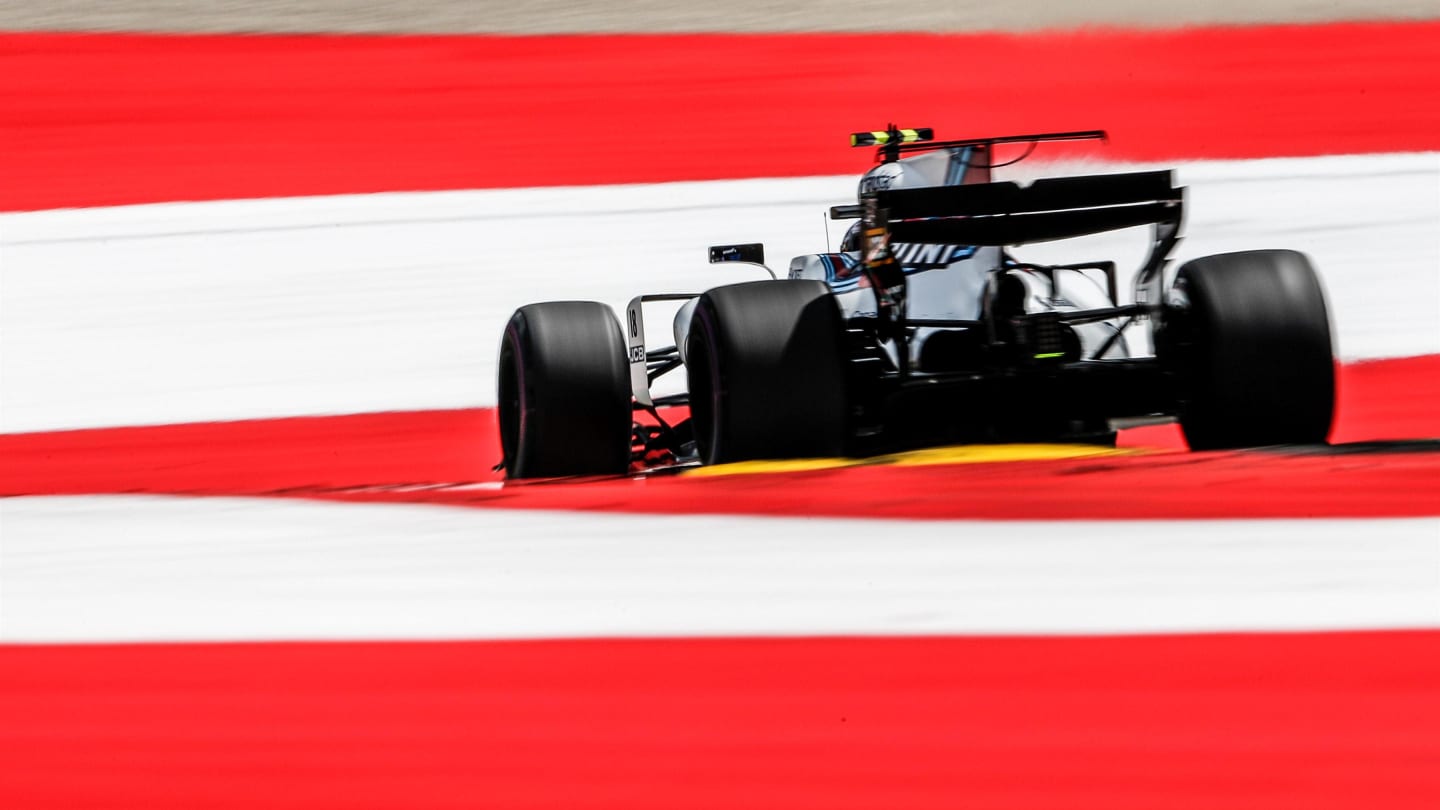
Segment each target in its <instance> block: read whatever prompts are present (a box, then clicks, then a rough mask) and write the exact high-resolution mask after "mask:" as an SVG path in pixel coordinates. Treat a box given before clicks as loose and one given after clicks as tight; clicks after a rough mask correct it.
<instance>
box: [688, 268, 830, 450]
mask: <svg viewBox="0 0 1440 810" xmlns="http://www.w3.org/2000/svg"><path fill="white" fill-rule="evenodd" d="M843 335H844V330H843V324H842V322H841V320H840V311H839V308H838V307H836V306H835V301H834V298H833V296H832V295H831V293H830V289H829V287H827V286H826V285H825V284H824V282H820V281H808V280H806V281H802V280H787V281H757V282H752V283H748V284H734V285H730V286H726V287H718V288H716V289H713V290H710V291H709V292H707V293H705V294H704V295H702V296H700V300H699V302H698V303H697V304H696V306H695V315H694V317H693V319H692V321H691V325H690V332H689V337H688V338H687V346H686V355H685V362H686V372H687V375H688V377H689V384H690V413H691V418H692V425H693V426H694V428H695V439H696V445H697V447H698V449H699V453H700V459H701V461H703V462H704V463H706V464H720V463H726V462H732V461H744V460H747V459H778V458H807V457H819V456H836V455H840V454H842V453H844V451H845V439H846V412H847V407H848V406H847V397H846V386H845V360H844V354H843V351H842V341H843Z"/></svg>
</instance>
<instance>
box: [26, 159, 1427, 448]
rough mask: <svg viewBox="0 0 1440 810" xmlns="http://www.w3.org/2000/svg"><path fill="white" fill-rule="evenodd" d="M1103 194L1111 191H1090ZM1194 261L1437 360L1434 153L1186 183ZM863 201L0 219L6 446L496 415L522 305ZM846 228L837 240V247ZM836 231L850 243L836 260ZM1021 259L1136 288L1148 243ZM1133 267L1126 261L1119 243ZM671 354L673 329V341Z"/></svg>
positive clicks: (642, 195)
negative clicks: (334, 419)
mask: <svg viewBox="0 0 1440 810" xmlns="http://www.w3.org/2000/svg"><path fill="white" fill-rule="evenodd" d="M1090 168H1094V169H1097V170H1103V169H1104V168H1105V167H1103V166H1092V167H1090ZM1180 174H1181V179H1182V181H1184V182H1186V183H1188V184H1190V186H1191V189H1192V193H1191V200H1190V208H1189V211H1190V213H1189V225H1188V228H1187V238H1186V241H1185V242H1184V243H1183V244H1182V245H1181V247H1180V249H1179V251H1178V254H1177V255H1178V258H1179V259H1181V260H1184V259H1186V258H1191V257H1195V256H1199V255H1204V254H1208V253H1215V252H1221V251H1227V250H1240V249H1247V248H1261V247H1293V248H1296V249H1299V250H1303V251H1306V252H1308V253H1310V254H1311V255H1312V256H1313V257H1314V258H1315V260H1316V262H1317V264H1318V265H1319V267H1320V268H1321V271H1322V273H1323V274H1324V277H1325V280H1326V283H1327V286H1328V288H1329V292H1330V297H1331V301H1332V308H1333V312H1334V317H1335V321H1336V324H1337V327H1338V334H1339V347H1340V351H1341V353H1342V354H1343V355H1344V356H1345V357H1348V358H1362V357H1380V356H1396V355H1406V354H1420V353H1431V352H1437V351H1440V154H1419V155H1378V156H1363V157H1334V158H1311V159H1286V160H1263V161H1242V162H1214V163H1194V164H1186V165H1184V166H1182V167H1181V172H1180ZM854 185H855V183H854V178H853V177H828V178H807V179H795V180H744V181H727V182H713V183H675V184H665V185H653V186H619V187H594V188H558V189H522V190H505V191H473V192H448V193H428V194H379V195H369V196H350V197H328V198H308V199H288V200H262V201H232V202H217V203H196V204H167V205H150V206H134V207H126V208H114V209H86V210H72V211H48V212H36V213H24V214H7V215H0V431H21V430H46V429H59V428H69V427H86V426H100V425H116V424H154V423H166V422H182V421H198V420H211V419H237V418H250V417H264V416H287V415H299V414H315V413H351V412H361V411H376V410H395V409H411V408H436V407H460V406H472V405H481V404H488V403H490V402H491V401H492V400H493V396H494V394H493V390H492V389H493V363H494V356H495V352H496V347H497V342H498V339H499V335H500V331H501V325H502V324H503V322H504V319H505V318H507V317H508V316H509V313H510V312H511V311H512V310H513V309H514V308H515V307H516V306H518V305H520V304H524V303H527V302H530V301H536V300H546V299H555V298H587V299H598V300H602V301H606V302H609V303H611V304H612V305H614V306H616V307H617V308H619V307H620V306H622V305H623V303H624V301H626V300H627V299H628V298H629V297H631V296H632V295H635V294H637V293H640V292H677V291H679V292H684V291H699V290H702V289H704V288H707V287H710V286H715V285H717V284H720V283H725V282H727V281H732V280H745V279H749V278H752V277H754V276H753V275H752V274H751V272H750V271H747V270H745V269H740V268H734V267H727V268H712V267H710V266H708V265H707V264H705V250H704V249H705V246H706V245H708V244H712V243H720V242H728V241H764V242H766V243H767V247H768V252H769V255H770V256H772V257H774V258H775V259H778V261H777V262H776V263H777V264H779V265H781V266H782V267H783V266H784V264H785V262H786V260H787V259H788V257H789V256H791V255H794V254H798V253H805V252H815V251H819V250H821V249H822V248H823V247H824V246H825V235H824V233H823V231H822V227H823V226H822V212H823V211H824V209H825V208H826V207H827V206H828V205H831V204H834V203H840V202H847V201H849V200H850V199H851V197H852V195H853V194H854ZM842 225H843V223H842ZM840 232H841V228H840V227H836V228H834V234H833V235H832V236H831V240H832V241H831V244H834V243H835V241H836V240H837V239H838V235H839V233H840ZM1090 241H1091V244H1089V245H1084V246H1077V245H1069V244H1066V245H1065V246H1064V247H1058V246H1053V245H1052V246H1043V247H1037V248H1032V249H1030V250H1029V252H1023V251H1022V253H1021V255H1022V256H1026V257H1033V258H1037V259H1047V258H1063V259H1065V260H1069V261H1074V260H1081V259H1098V258H1106V257H1110V256H1111V255H1112V254H1114V255H1113V257H1114V258H1117V259H1119V260H1121V266H1122V267H1125V266H1133V265H1134V264H1136V263H1138V260H1139V257H1140V254H1141V247H1142V243H1143V239H1142V238H1140V235H1139V234H1122V235H1119V236H1108V237H1095V238H1093V239H1092V240H1090ZM1122 242H1123V244H1122ZM664 331H665V330H657V333H658V332H664Z"/></svg>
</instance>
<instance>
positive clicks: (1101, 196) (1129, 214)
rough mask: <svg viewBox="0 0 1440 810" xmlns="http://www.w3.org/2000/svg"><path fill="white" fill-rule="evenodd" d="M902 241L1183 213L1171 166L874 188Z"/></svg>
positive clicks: (1073, 227) (1025, 234)
mask: <svg viewBox="0 0 1440 810" xmlns="http://www.w3.org/2000/svg"><path fill="white" fill-rule="evenodd" d="M874 196H875V202H876V206H877V208H879V209H881V210H883V211H884V212H885V214H884V216H885V219H886V221H887V224H888V229H889V232H890V236H891V238H892V239H894V240H895V241H897V242H920V243H925V244H954V245H997V246H1004V245H1019V244H1024V243H1026V242H1048V241H1051V240H1055V239H1068V238H1070V237H1075V236H1083V235H1085V234H1091V233H1100V232H1102V231H1111V230H1118V229H1120V228H1130V227H1135V226H1137V225H1149V224H1152V223H1159V222H1164V221H1166V220H1169V219H1178V217H1179V216H1180V213H1181V212H1180V208H1181V205H1182V203H1183V197H1184V190H1183V189H1180V188H1176V187H1175V186H1174V183H1173V182H1172V179H1171V173H1170V172H1168V171H1158V172H1137V173H1132V174H1111V175H1093V176H1083V177H1056V178H1048V179H1044V180H1037V181H1035V182H1034V183H1032V184H1031V185H1029V186H1020V185H1018V184H1016V183H1013V182H1005V183H984V184H979V185H969V186H934V187H931V188H916V189H900V190H886V191H877V192H875V195H874Z"/></svg>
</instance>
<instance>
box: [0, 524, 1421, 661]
mask: <svg viewBox="0 0 1440 810" xmlns="http://www.w3.org/2000/svg"><path fill="white" fill-rule="evenodd" d="M0 521H3V525H4V544H3V548H0V554H3V558H0V594H3V612H0V640H3V641H7V642H41V641H122V640H123V641H129V640H181V639H217V640H224V639H350V638H365V639H412V638H531V637H537V638H539V637H597V636H598V637H604V636H657V635H659V636H665V635H681V636H695V635H731V634H744V635H811V634H928V633H947V634H948V633H963V634H988V633H1017V634H1029V633H1120V632H1161V631H1210V630H1238V631H1258V630H1312V629H1339V628H1402V627H1432V628H1433V627H1440V520H1436V519H1421V520H1336V521H1303V520H1256V521H1208V522H1207V521H1196V522H1098V521H1097V522H1072V523H1039V522H1017V523H995V522H974V521H955V522H927V521H914V522H907V521H885V522H882V521H844V520H821V519H777V518H751V517H716V516H639V515H604V514H576V513H564V512H548V513H536V512H512V511H505V510H484V509H459V508H443V507H434V506H415V505H358V504H332V503H311V502H303V501H293V502H291V501H273V500H247V499H185V498H158V497H135V496H109V497H71V498H59V497H51V498H18V499H10V500H4V501H0Z"/></svg>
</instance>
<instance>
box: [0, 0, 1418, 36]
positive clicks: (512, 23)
mask: <svg viewBox="0 0 1440 810" xmlns="http://www.w3.org/2000/svg"><path fill="white" fill-rule="evenodd" d="M1431 18H1440V0H1205V2H1198V3H1166V2H1156V0H1094V2H1054V0H1049V2H1046V1H1045V0H1008V2H999V1H998V0H988V2H987V1H985V0H911V1H910V2H894V3H876V2H873V0H792V2H788V3H783V2H776V0H727V2H725V3H713V2H712V3H705V2H698V0H690V1H689V2H687V1H686V0H526V2H520V3H517V2H513V0H505V2H499V0H6V1H5V2H4V3H0V30H11V31H21V30H31V31H37V30H51V31H102V30H108V31H165V32H288V33H299V32H333V33H479V32H493V33H505V34H543V33H581V32H588V33H604V32H640V31H644V32H683V31H777V32H779V31H907V30H908V31H981V30H1030V29H1042V28H1076V27H1083V26H1121V25H1123V26H1153V27H1170V26H1178V25H1187V24H1259V23H1274V22H1289V23H1301V22H1321V21H1334V20H1380V19H1431Z"/></svg>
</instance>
